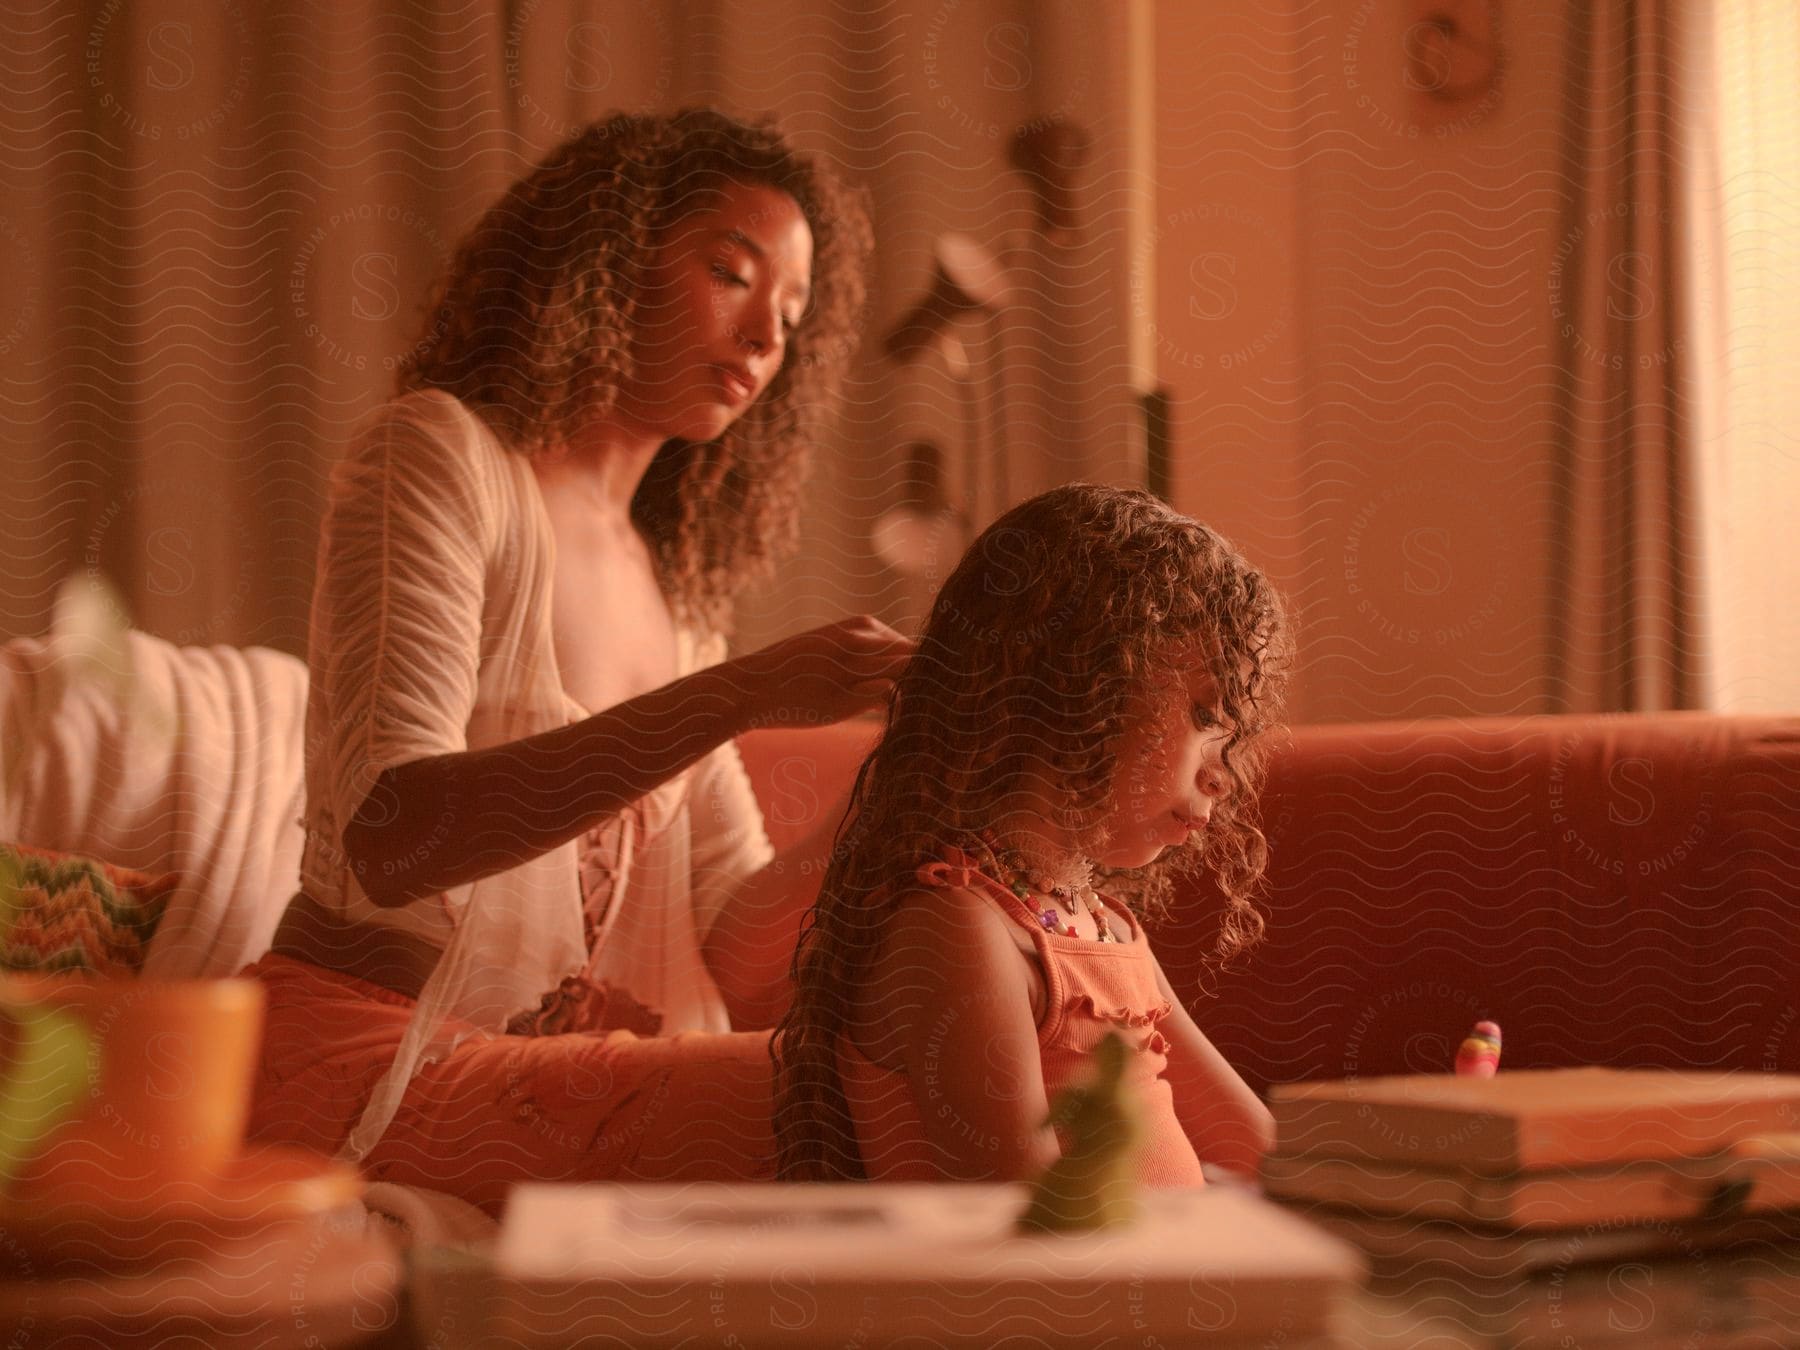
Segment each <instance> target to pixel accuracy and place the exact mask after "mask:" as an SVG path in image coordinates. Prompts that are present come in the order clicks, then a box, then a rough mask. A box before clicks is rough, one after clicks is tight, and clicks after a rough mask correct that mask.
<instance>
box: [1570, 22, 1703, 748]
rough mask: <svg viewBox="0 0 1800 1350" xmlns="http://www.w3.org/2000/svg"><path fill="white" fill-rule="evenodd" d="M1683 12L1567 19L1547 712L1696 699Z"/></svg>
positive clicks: (1685, 703) (1676, 704)
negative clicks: (1686, 293)
mask: <svg viewBox="0 0 1800 1350" xmlns="http://www.w3.org/2000/svg"><path fill="white" fill-rule="evenodd" d="M1682 9H1683V6H1682V5H1681V4H1680V3H1679V0H1596V3H1593V4H1581V5H1571V6H1569V7H1568V10H1567V14H1568V30H1567V32H1568V37H1567V46H1566V66H1565V83H1564V90H1563V116H1562V128H1561V131H1562V134H1561V144H1562V147H1563V156H1562V163H1561V165H1560V172H1561V180H1562V184H1563V187H1564V191H1565V196H1564V204H1563V210H1562V220H1561V224H1562V234H1561V238H1560V240H1559V241H1558V244H1557V247H1556V251H1555V253H1554V255H1553V257H1552V259H1551V272H1550V288H1549V297H1550V318H1551V323H1552V344H1553V347H1552V350H1553V351H1554V353H1555V361H1556V370H1557V376H1556V382H1555V391H1554V395H1553V403H1552V419H1551V462H1550V534H1549V546H1550V556H1549V572H1548V578H1547V580H1548V587H1547V590H1546V604H1545V619H1546V622H1547V625H1548V630H1547V643H1546V657H1547V659H1546V665H1545V672H1544V687H1543V695H1542V699H1541V707H1542V708H1543V710H1545V711H1553V712H1565V711H1575V712H1591V711H1614V710H1622V711H1648V710H1655V709H1664V708H1686V707H1694V706H1697V705H1698V703H1699V701H1700V687H1699V681H1698V669H1699V650H1698V649H1699V642H1698V623H1697V619H1696V589H1695V571H1696V561H1697V557H1698V548H1697V541H1698V535H1697V524H1698V515H1697V512H1696V511H1695V502H1694V491H1693V483H1694V476H1693V453H1694V443H1693V429H1692V418H1693V404H1692V398H1693V394H1692V390H1693V382H1692V378H1691V362H1692V361H1693V360H1694V359H1695V356H1696V353H1695V351H1694V346H1693V343H1692V341H1691V340H1690V328H1689V322H1688V317H1687V315H1686V313H1685V308H1686V306H1685V304H1684V299H1683V297H1684V294H1685V291H1686V279H1685V273H1686V269H1687V267H1688V265H1689V264H1688V257H1689V245H1688V241H1687V239H1686V236H1685V232H1684V230H1683V228H1682V221H1683V219H1684V210H1683V192H1684V175H1685V173H1686V171H1687V166H1686V163H1685V156H1684V154H1683V144H1684V142H1683V136H1682V128H1683V125H1684V123H1685V122H1686V121H1687V120H1688V119H1689V118H1691V116H1692V115H1693V110H1692V105H1691V102H1690V98H1691V91H1690V89H1689V88H1688V87H1687V84H1686V81H1687V80H1688V78H1689V74H1690V63H1689V62H1688V60H1687V59H1686V49H1685V34H1684V33H1683V31H1682V28H1681V13H1682Z"/></svg>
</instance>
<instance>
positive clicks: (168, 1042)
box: [0, 975, 263, 1203]
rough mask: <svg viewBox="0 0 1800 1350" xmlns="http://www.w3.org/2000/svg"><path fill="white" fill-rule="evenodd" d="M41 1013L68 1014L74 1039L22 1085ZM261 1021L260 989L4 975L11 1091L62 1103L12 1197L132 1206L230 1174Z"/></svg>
mask: <svg viewBox="0 0 1800 1350" xmlns="http://www.w3.org/2000/svg"><path fill="white" fill-rule="evenodd" d="M44 1013H55V1014H61V1015H63V1018H59V1019H58V1020H59V1023H60V1025H61V1026H62V1028H63V1034H61V1036H60V1038H58V1039H55V1040H54V1042H52V1041H51V1040H50V1039H45V1040H44V1041H43V1045H44V1046H50V1045H52V1044H53V1045H54V1048H50V1049H42V1048H40V1050H39V1051H38V1052H37V1053H36V1055H35V1056H34V1057H30V1059H29V1062H30V1063H31V1064H35V1072H33V1071H31V1070H27V1071H26V1074H25V1075H24V1076H25V1077H27V1078H30V1079H32V1080H34V1081H21V1072H20V1071H21V1065H22V1064H25V1063H27V1062H28V1061H27V1059H26V1058H24V1057H22V1055H21V1051H20V1046H21V1044H22V1041H23V1037H24V1036H26V1035H29V1034H36V1033H35V1032H33V1031H30V1030H28V1028H29V1027H31V1026H33V1025H43V1024H44V1023H45V1019H44V1018H43V1016H42V1015H43V1014H44ZM65 1019H66V1020H65ZM262 1021H263V990H262V986H261V985H259V984H257V983H256V982H255V981H254V980H239V979H229V980H180V981H155V980H91V979H87V978H85V977H79V976H55V975H50V976H43V975H8V976H0V1031H4V1032H6V1033H7V1034H8V1035H7V1038H8V1039H10V1040H11V1041H12V1042H13V1045H12V1047H11V1050H10V1052H9V1051H7V1050H5V1049H0V1076H10V1077H11V1080H12V1081H10V1082H9V1083H7V1084H6V1088H5V1091H6V1092H7V1093H9V1094H10V1095H11V1096H12V1097H13V1098H15V1099H19V1100H22V1101H24V1102H25V1103H26V1104H27V1105H30V1104H31V1103H32V1101H33V1099H32V1098H31V1097H30V1096H29V1094H30V1093H32V1092H33V1091H40V1092H51V1091H54V1092H56V1093H57V1094H58V1100H59V1102H61V1103H63V1104H61V1105H60V1106H59V1108H58V1110H57V1111H56V1112H55V1115H54V1120H53V1121H52V1122H50V1123H48V1124H47V1126H46V1128H45V1131H44V1132H43V1134H42V1136H41V1138H38V1139H36V1140H34V1141H32V1142H30V1143H29V1144H28V1145H27V1146H26V1147H25V1148H24V1151H23V1153H22V1156H21V1157H20V1158H19V1159H18V1160H17V1163H16V1166H15V1169H14V1175H13V1177H12V1181H11V1184H10V1185H9V1186H8V1187H7V1191H8V1196H7V1198H8V1199H9V1200H11V1201H15V1202H18V1201H24V1200H28V1199H31V1198H34V1197H39V1196H41V1197H43V1198H45V1199H62V1198H69V1199H82V1200H96V1201H104V1200H112V1201H114V1202H122V1203H131V1202H133V1201H139V1200H143V1199H148V1198H154V1197H155V1196H156V1195H157V1194H158V1193H159V1192H161V1191H163V1190H164V1189H165V1188H166V1187H168V1186H169V1185H170V1184H171V1183H176V1184H180V1183H188V1182H204V1181H207V1180H209V1179H211V1178H213V1177H216V1176H217V1175H219V1174H220V1173H221V1172H222V1171H224V1170H225V1169H226V1168H227V1167H229V1166H230V1164H231V1163H232V1162H233V1161H234V1160H235V1159H236V1158H237V1156H238V1153H239V1151H240V1150H241V1148H242V1146H243V1142H244V1123H245V1119H246V1117H247V1115H248V1113H249V1108H250V1088H251V1077H252V1074H253V1073H254V1071H255V1067H256V1056H257V1052H258V1050H259V1049H260V1048H261V1044H262ZM70 1023H73V1024H74V1027H71V1026H70ZM77 1027H78V1028H79V1030H75V1029H74V1028H77ZM34 1083H35V1084H43V1085H48V1086H44V1087H41V1088H40V1087H36V1086H34ZM21 1094H26V1095H25V1096H23V1097H21ZM39 1100H41V1098H40V1099H39Z"/></svg>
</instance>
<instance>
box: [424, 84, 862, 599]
mask: <svg viewBox="0 0 1800 1350" xmlns="http://www.w3.org/2000/svg"><path fill="white" fill-rule="evenodd" d="M728 183H742V184H749V185H756V186H767V187H773V188H777V189H779V190H780V191H782V192H785V193H787V194H788V195H789V196H791V197H792V198H793V199H794V200H795V201H796V202H797V203H799V206H800V209H801V211H802V212H803V213H804V214H805V216H806V222H807V224H808V226H809V227H810V228H811V230H812V236H813V274H812V293H813V300H812V304H811V307H810V309H809V312H808V314H807V315H806V317H805V319H804V320H803V321H802V323H801V324H800V326H799V328H798V330H797V331H796V332H795V333H794V335H793V337H792V339H791V340H790V342H789V345H788V352H787V358H786V360H785V361H784V362H783V364H782V367H781V369H780V371H779V372H778V373H777V374H776V376H775V378H774V380H773V381H772V383H771V384H770V386H769V388H768V390H767V391H766V392H765V393H764V395H763V396H762V397H761V398H760V399H758V400H757V401H756V403H754V404H753V405H752V406H751V407H750V408H749V409H747V410H746V411H745V413H744V415H743V416H742V417H740V418H739V419H738V420H737V421H736V423H734V424H733V426H732V427H731V429H730V430H729V431H727V432H726V433H725V434H724V435H723V436H721V437H720V438H719V439H718V440H716V441H707V442H698V443H696V442H687V441H680V440H672V441H670V442H669V443H667V444H666V445H664V446H663V447H662V449H661V451H660V452H659V453H658V454H657V456H656V458H655V459H654V460H653V461H652V463H651V465H650V468H649V470H648V471H647V472H646V473H645V475H644V478H643V481H642V483H641V484H640V485H639V487H638V490H637V495H636V496H635V497H634V498H633V500H632V503H631V514H632V519H633V520H634V521H635V522H636V524H637V525H638V527H639V529H641V530H642V531H643V532H644V534H645V536H646V537H647V538H648V539H649V540H650V541H651V544H652V547H653V548H654V550H655V552H656V556H657V563H658V566H659V568H660V570H661V573H662V580H663V587H664V590H665V591H666V592H667V593H668V595H669V597H670V600H671V602H672V603H673V605H674V606H675V608H676V612H677V613H678V614H679V615H680V616H682V617H684V618H688V619H694V620H698V621H699V622H702V623H704V624H706V625H707V626H709V627H712V628H714V629H721V630H722V629H725V628H728V627H729V622H730V609H731V603H732V601H733V600H734V599H735V597H736V596H737V595H738V593H739V592H740V591H741V590H742V589H743V588H744V587H745V585H747V584H748V583H750V582H752V581H755V580H757V579H759V578H761V577H764V576H766V575H767V573H768V571H769V570H770V569H771V567H772V566H773V564H774V562H775V560H776V559H777V558H778V557H780V556H781V555H782V554H783V553H784V552H786V551H787V550H788V549H789V548H791V546H792V544H793V542H794V538H795V535H796V531H797V515H798V507H799V495H800V484H801V480H802V478H803V477H804V472H805V467H806V463H805V460H806V455H805V452H806V449H807V447H808V446H809V445H810V443H811V441H812V439H813V437H814V436H815V434H816V431H817V427H818V424H819V420H820V418H821V416H822V415H823V414H824V413H825V412H826V411H827V410H828V409H829V407H830V405H831V403H832V401H833V399H834V397H835V395H836V393H837V391H838V387H839V384H840V382H841V379H842V376H843V373H844V370H845V367H846V366H847V364H848V362H849V358H850V356H851V355H852V353H853V352H854V350H855V346H856V338H857V331H858V328H859V327H860V324H859V317H860V313H861V310H862V308H863V302H864V267H865V264H866V262H867V260H868V257H869V253H870V249H871V235H870V229H869V218H868V212H867V210H866V208H865V205H864V201H863V195H862V194H861V193H860V192H856V191H852V190H851V189H849V188H847V187H845V186H844V185H842V184H841V183H839V182H838V181H837V180H836V179H835V178H834V177H833V176H832V175H831V174H830V173H829V172H828V171H827V170H826V168H825V167H824V166H823V165H822V164H821V163H819V162H818V161H817V160H815V159H814V158H812V157H811V156H808V155H804V154H801V153H799V152H797V151H795V150H794V149H792V148H791V147H790V146H789V145H788V144H787V142H786V141H785V140H783V138H782V137H781V135H780V134H779V133H778V132H776V131H775V130H774V128H773V127H772V125H770V124H766V123H764V124H748V123H745V122H741V121H738V120H736V119H734V118H731V117H727V116H726V115H724V114H723V113H719V112H715V111H713V110H710V109H705V108H688V109H683V110H682V111H680V112H676V113H673V114H668V115H658V116H649V115H631V114H619V115H617V116H614V117H610V118H607V119H605V120H603V121H600V122H596V123H594V124H593V125H592V126H590V127H588V128H587V129H586V130H585V131H582V132H581V133H580V134H578V135H576V136H575V137H573V138H572V139H570V140H568V141H567V142H565V143H564V144H562V145H561V146H559V147H557V148H556V149H555V150H553V151H551V152H550V154H549V155H548V156H546V157H545V159H544V160H543V162H542V163H540V164H539V165H538V166H537V167H536V168H535V169H533V170H532V171H531V173H529V174H528V175H526V176H525V177H524V178H522V179H520V180H519V181H518V182H517V183H515V184H513V186H512V187H511V188H509V189H508V190H507V192H506V194H505V196H503V197H502V198H501V199H500V200H499V201H498V202H497V203H495V205H494V206H492V207H491V208H489V210H488V211H487V213H486V214H485V215H484V216H482V218H481V220H480V221H479V222H477V224H476V225H475V227H474V229H473V230H471V231H470V232H469V234H468V236H467V237H466V238H465V239H464V240H463V241H462V243H461V245H460V246H459V247H458V249H457V251H456V254H455V256H454V258H453V259H452V260H451V263H450V267H449V271H448V273H447V275H446V276H445V277H444V279H443V281H442V282H441V283H440V286H439V289H438V292H437V296H436V299H435V301H434V304H433V306H432V313H431V318H430V322H429V323H428V325H427V327H426V332H425V335H424V336H423V337H422V338H421V339H420V340H419V342H417V343H416V344H415V345H414V346H413V347H412V349H411V350H410V351H409V353H408V354H407V356H406V357H405V359H404V360H403V361H402V362H401V364H400V368H399V392H401V393H405V392H407V391H408V390H414V389H442V390H445V391H447V392H449V393H451V394H454V395H455V396H456V397H457V398H459V399H461V400H462V401H463V402H464V403H466V404H468V405H469V406H470V407H472V408H474V409H475V410H477V411H478V412H479V413H480V414H481V416H482V417H483V418H484V419H485V420H486V421H487V422H488V424H489V425H490V426H492V427H493V428H494V431H495V433H496V434H497V435H498V437H499V438H500V440H501V442H502V443H503V444H505V445H506V446H507V447H508V448H509V449H512V450H516V451H519V452H520V453H523V454H537V453H542V452H547V451H549V452H553V451H555V450H557V449H558V448H560V447H562V446H564V445H566V444H567V443H568V442H570V441H571V440H573V439H575V438H576V437H578V436H579V435H580V434H581V433H582V431H583V429H584V428H585V427H587V426H588V425H590V424H592V423H593V422H594V421H596V420H598V419H601V418H604V417H605V416H606V414H607V413H608V411H609V410H610V409H611V408H612V406H613V402H614V399H615V398H616V396H617V394H618V390H619V387H620V384H621V383H622V382H623V381H624V380H626V379H627V378H628V377H629V376H630V374H631V338H632V330H633V324H634V323H635V320H636V311H637V306H638V301H639V291H640V288H641V286H642V284H643V278H644V273H645V270H646V267H647V265H648V263H649V261H650V258H651V254H652V251H653V249H654V248H655V245H656V243H657V241H658V239H659V238H660V237H661V235H662V233H663V232H664V231H665V230H667V229H668V228H669V227H670V226H671V225H673V224H674V223H676V222H677V221H678V220H680V219H681V218H682V217H683V216H684V215H686V214H688V213H690V212H692V211H694V210H696V209H699V208H701V207H703V206H704V205H706V203H707V198H708V194H709V193H710V192H712V191H715V190H717V189H718V188H720V187H723V186H724V185H726V184H728Z"/></svg>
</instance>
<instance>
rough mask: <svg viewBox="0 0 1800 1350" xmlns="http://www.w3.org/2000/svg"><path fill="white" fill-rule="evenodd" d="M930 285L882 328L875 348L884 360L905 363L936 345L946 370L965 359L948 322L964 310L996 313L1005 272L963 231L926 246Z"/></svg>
mask: <svg viewBox="0 0 1800 1350" xmlns="http://www.w3.org/2000/svg"><path fill="white" fill-rule="evenodd" d="M932 260H933V263H934V266H933V268H932V276H931V289H930V290H929V291H927V292H926V293H925V298H924V299H922V300H920V301H919V303H918V304H916V305H914V306H913V307H912V309H911V310H909V311H908V312H907V313H906V315H905V316H904V317H903V318H902V319H901V320H900V322H899V323H897V324H895V325H894V326H893V328H891V329H890V330H888V335H887V336H886V337H885V338H883V339H882V340H881V349H882V351H883V352H885V353H886V354H887V357H888V359H889V360H892V361H899V362H902V363H904V362H907V361H911V360H913V359H915V358H916V357H918V356H919V355H920V353H922V352H924V351H925V350H926V349H927V348H931V347H936V348H937V349H938V350H939V351H940V352H941V353H942V354H943V355H944V357H945V359H946V361H947V362H948V363H949V364H950V366H951V368H952V369H955V368H956V367H957V365H958V364H959V363H960V365H961V367H962V368H963V369H964V370H965V371H966V370H967V368H968V358H967V357H966V356H964V355H963V354H962V350H961V348H962V344H961V343H959V342H957V341H956V339H955V337H954V335H953V334H952V333H951V331H950V324H951V321H952V320H954V319H958V318H961V317H963V316H964V315H968V314H976V313H985V314H987V315H989V316H992V315H994V314H997V313H999V312H1000V310H1001V309H1002V308H1003V307H1004V306H1005V305H1006V302H1007V300H1008V298H1009V287H1008V286H1007V283H1006V272H1005V270H1004V269H1003V268H1002V267H1001V266H1000V264H999V262H998V261H997V260H996V259H995V258H994V255H993V254H991V253H989V252H988V251H987V250H986V249H985V248H983V247H982V246H981V245H980V244H978V243H977V242H976V241H975V240H973V239H971V238H969V236H968V235H966V234H946V235H941V236H939V238H938V241H937V243H936V245H935V246H934V247H933V248H932Z"/></svg>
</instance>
